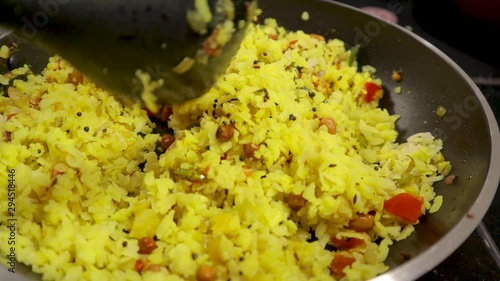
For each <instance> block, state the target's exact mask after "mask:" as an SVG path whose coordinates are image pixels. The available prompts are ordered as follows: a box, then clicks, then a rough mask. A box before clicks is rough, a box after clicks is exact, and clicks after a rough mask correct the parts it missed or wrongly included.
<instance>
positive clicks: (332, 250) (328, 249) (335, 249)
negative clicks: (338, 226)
mask: <svg viewBox="0 0 500 281" xmlns="http://www.w3.org/2000/svg"><path fill="white" fill-rule="evenodd" d="M325 250H327V251H329V252H335V251H337V247H335V246H333V245H332V244H326V245H325Z"/></svg>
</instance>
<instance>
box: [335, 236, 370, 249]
mask: <svg viewBox="0 0 500 281" xmlns="http://www.w3.org/2000/svg"><path fill="white" fill-rule="evenodd" d="M330 242H331V243H332V244H333V246H335V247H336V248H337V249H339V250H341V251H343V250H350V249H353V248H356V247H358V246H361V245H363V244H365V241H364V240H363V239H359V238H344V239H337V238H336V237H335V235H333V236H332V238H331V239H330Z"/></svg>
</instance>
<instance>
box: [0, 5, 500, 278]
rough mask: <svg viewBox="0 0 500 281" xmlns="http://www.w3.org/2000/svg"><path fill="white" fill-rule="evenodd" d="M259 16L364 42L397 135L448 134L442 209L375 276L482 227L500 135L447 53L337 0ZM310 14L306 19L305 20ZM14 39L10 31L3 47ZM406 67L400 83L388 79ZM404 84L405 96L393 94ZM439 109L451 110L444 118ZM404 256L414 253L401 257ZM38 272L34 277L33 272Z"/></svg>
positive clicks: (427, 261) (1, 274) (29, 57)
mask: <svg viewBox="0 0 500 281" xmlns="http://www.w3.org/2000/svg"><path fill="white" fill-rule="evenodd" d="M259 5H260V7H261V8H262V10H263V11H264V13H263V15H262V18H266V17H273V18H276V19H277V20H278V23H279V24H281V25H283V26H284V27H285V28H287V29H290V30H297V29H300V30H304V31H305V32H309V33H318V34H322V35H324V36H325V37H327V38H340V39H341V40H344V41H345V42H346V43H347V44H349V45H350V46H354V45H356V44H360V45H361V46H362V48H361V50H360V53H359V57H358V59H359V62H360V65H367V64H369V65H371V66H373V67H375V68H376V69H377V76H378V77H380V78H381V79H382V80H383V82H384V84H385V96H384V98H383V100H382V102H381V106H382V107H385V108H387V109H388V110H389V112H390V113H393V114H400V115H401V119H400V120H399V121H398V123H397V127H398V130H399V132H400V135H399V140H400V141H403V140H405V139H406V138H407V137H409V136H410V135H412V134H414V133H418V132H431V133H433V134H434V136H436V137H438V138H441V139H443V142H444V150H443V153H444V155H445V157H446V158H447V159H449V160H450V161H451V162H452V164H453V171H452V173H453V174H455V175H457V176H458V181H457V182H456V184H454V185H453V186H446V185H444V183H442V184H438V185H437V187H436V192H437V193H438V194H440V195H443V196H444V203H443V206H442V208H441V210H440V211H439V212H437V213H435V214H431V215H427V216H426V217H425V219H423V220H421V223H420V224H419V225H417V226H416V232H415V233H414V234H413V235H412V236H411V237H409V238H408V239H406V240H404V241H402V242H398V243H396V244H395V245H393V246H392V247H391V251H390V254H389V257H388V259H387V263H388V264H389V265H390V266H391V270H390V271H389V272H387V273H385V274H383V275H381V276H379V277H378V278H376V279H375V280H414V279H417V278H418V277H420V276H421V275H423V274H424V273H426V272H427V271H429V270H431V269H433V268H434V267H435V266H437V265H438V264H439V263H440V262H441V261H442V260H444V259H445V258H446V257H447V256H449V255H450V254H451V253H453V252H454V251H455V249H457V248H458V247H459V246H460V245H461V244H462V243H463V242H464V241H465V240H466V239H467V237H468V236H469V235H470V234H471V233H472V231H473V230H474V229H475V228H476V227H477V225H478V224H479V222H480V221H481V219H482V218H483V215H484V214H485V212H486V210H487V209H488V207H489V206H490V204H491V201H492V198H493V196H494V194H495V191H496V189H497V186H498V183H499V179H500V134H499V129H498V124H497V123H496V120H495V118H494V115H493V113H492V111H491V109H490V108H489V106H488V103H487V102H486V100H485V98H484V97H483V95H482V94H481V92H480V91H479V89H478V88H477V87H476V86H475V84H474V83H473V82H472V81H471V79H470V78H469V77H468V76H467V75H466V74H465V73H464V71H462V70H461V69H460V68H459V67H458V66H457V65H456V64H455V63H454V62H453V61H452V60H451V59H450V58H448V57H447V56H446V55H444V54H443V53H442V52H441V51H439V50H438V49H437V48H435V47H433V46H432V45H431V44H429V43H428V42H426V41H425V40H423V39H422V38H419V37H418V36H416V35H414V34H412V33H411V32H409V31H407V30H405V29H403V28H401V27H398V26H396V25H392V24H389V23H386V22H383V21H380V20H378V19H376V18H374V17H372V16H370V15H367V14H364V13H362V12H360V11H358V10H356V9H354V8H350V7H348V6H345V5H343V4H338V3H335V2H333V1H326V0H325V1H321V0H286V1H285V0H273V1H260V3H259ZM304 11H307V12H308V13H309V15H310V19H309V20H308V21H304V20H302V19H301V14H302V13H303V12H304ZM12 40H14V41H15V40H17V39H15V37H14V36H12V35H8V36H4V38H3V39H0V44H6V43H10V41H12ZM20 50H21V52H20V53H19V54H18V61H17V62H15V61H14V62H13V63H23V62H28V63H30V64H32V65H33V66H35V70H36V69H38V70H40V67H41V66H43V65H44V64H45V63H46V59H47V56H46V55H45V54H43V53H41V52H40V51H39V50H37V49H36V48H34V47H33V46H30V45H29V43H20ZM397 69H403V72H404V77H403V81H402V82H400V83H396V82H394V81H392V79H391V78H390V76H391V73H392V71H393V70H397ZM396 86H401V87H402V93H401V94H396V93H394V92H393V89H394V87H396ZM438 106H443V107H445V108H446V109H447V113H446V115H445V116H443V117H439V116H438V115H437V114H436V109H437V108H438ZM401 253H405V255H406V256H408V255H409V256H410V259H409V260H406V259H405V260H404V261H403V260H402V259H401ZM18 270H19V272H18V273H17V274H15V275H12V274H11V273H9V272H7V271H6V270H0V280H38V279H37V278H39V277H37V276H35V275H33V274H30V273H29V272H30V271H29V269H27V268H22V269H21V268H18ZM33 276H35V277H33Z"/></svg>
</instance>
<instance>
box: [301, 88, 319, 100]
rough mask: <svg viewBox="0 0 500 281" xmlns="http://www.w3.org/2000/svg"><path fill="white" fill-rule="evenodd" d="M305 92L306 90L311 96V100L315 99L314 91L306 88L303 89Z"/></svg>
mask: <svg viewBox="0 0 500 281" xmlns="http://www.w3.org/2000/svg"><path fill="white" fill-rule="evenodd" d="M302 89H303V90H306V91H307V94H309V97H310V98H314V97H315V96H316V93H314V92H313V91H311V90H310V89H308V88H306V87H302Z"/></svg>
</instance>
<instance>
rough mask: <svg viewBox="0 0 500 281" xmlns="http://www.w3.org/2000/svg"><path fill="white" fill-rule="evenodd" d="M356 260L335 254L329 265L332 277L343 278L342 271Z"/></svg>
mask: <svg viewBox="0 0 500 281" xmlns="http://www.w3.org/2000/svg"><path fill="white" fill-rule="evenodd" d="M355 261H356V260H355V259H354V258H353V257H349V256H347V255H344V254H336V255H335V257H334V258H333V261H332V264H331V265H330V271H331V272H332V275H334V276H336V277H338V278H342V277H344V276H345V273H344V269H345V268H346V267H350V266H351V265H352V264H353V263H354V262H355Z"/></svg>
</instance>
